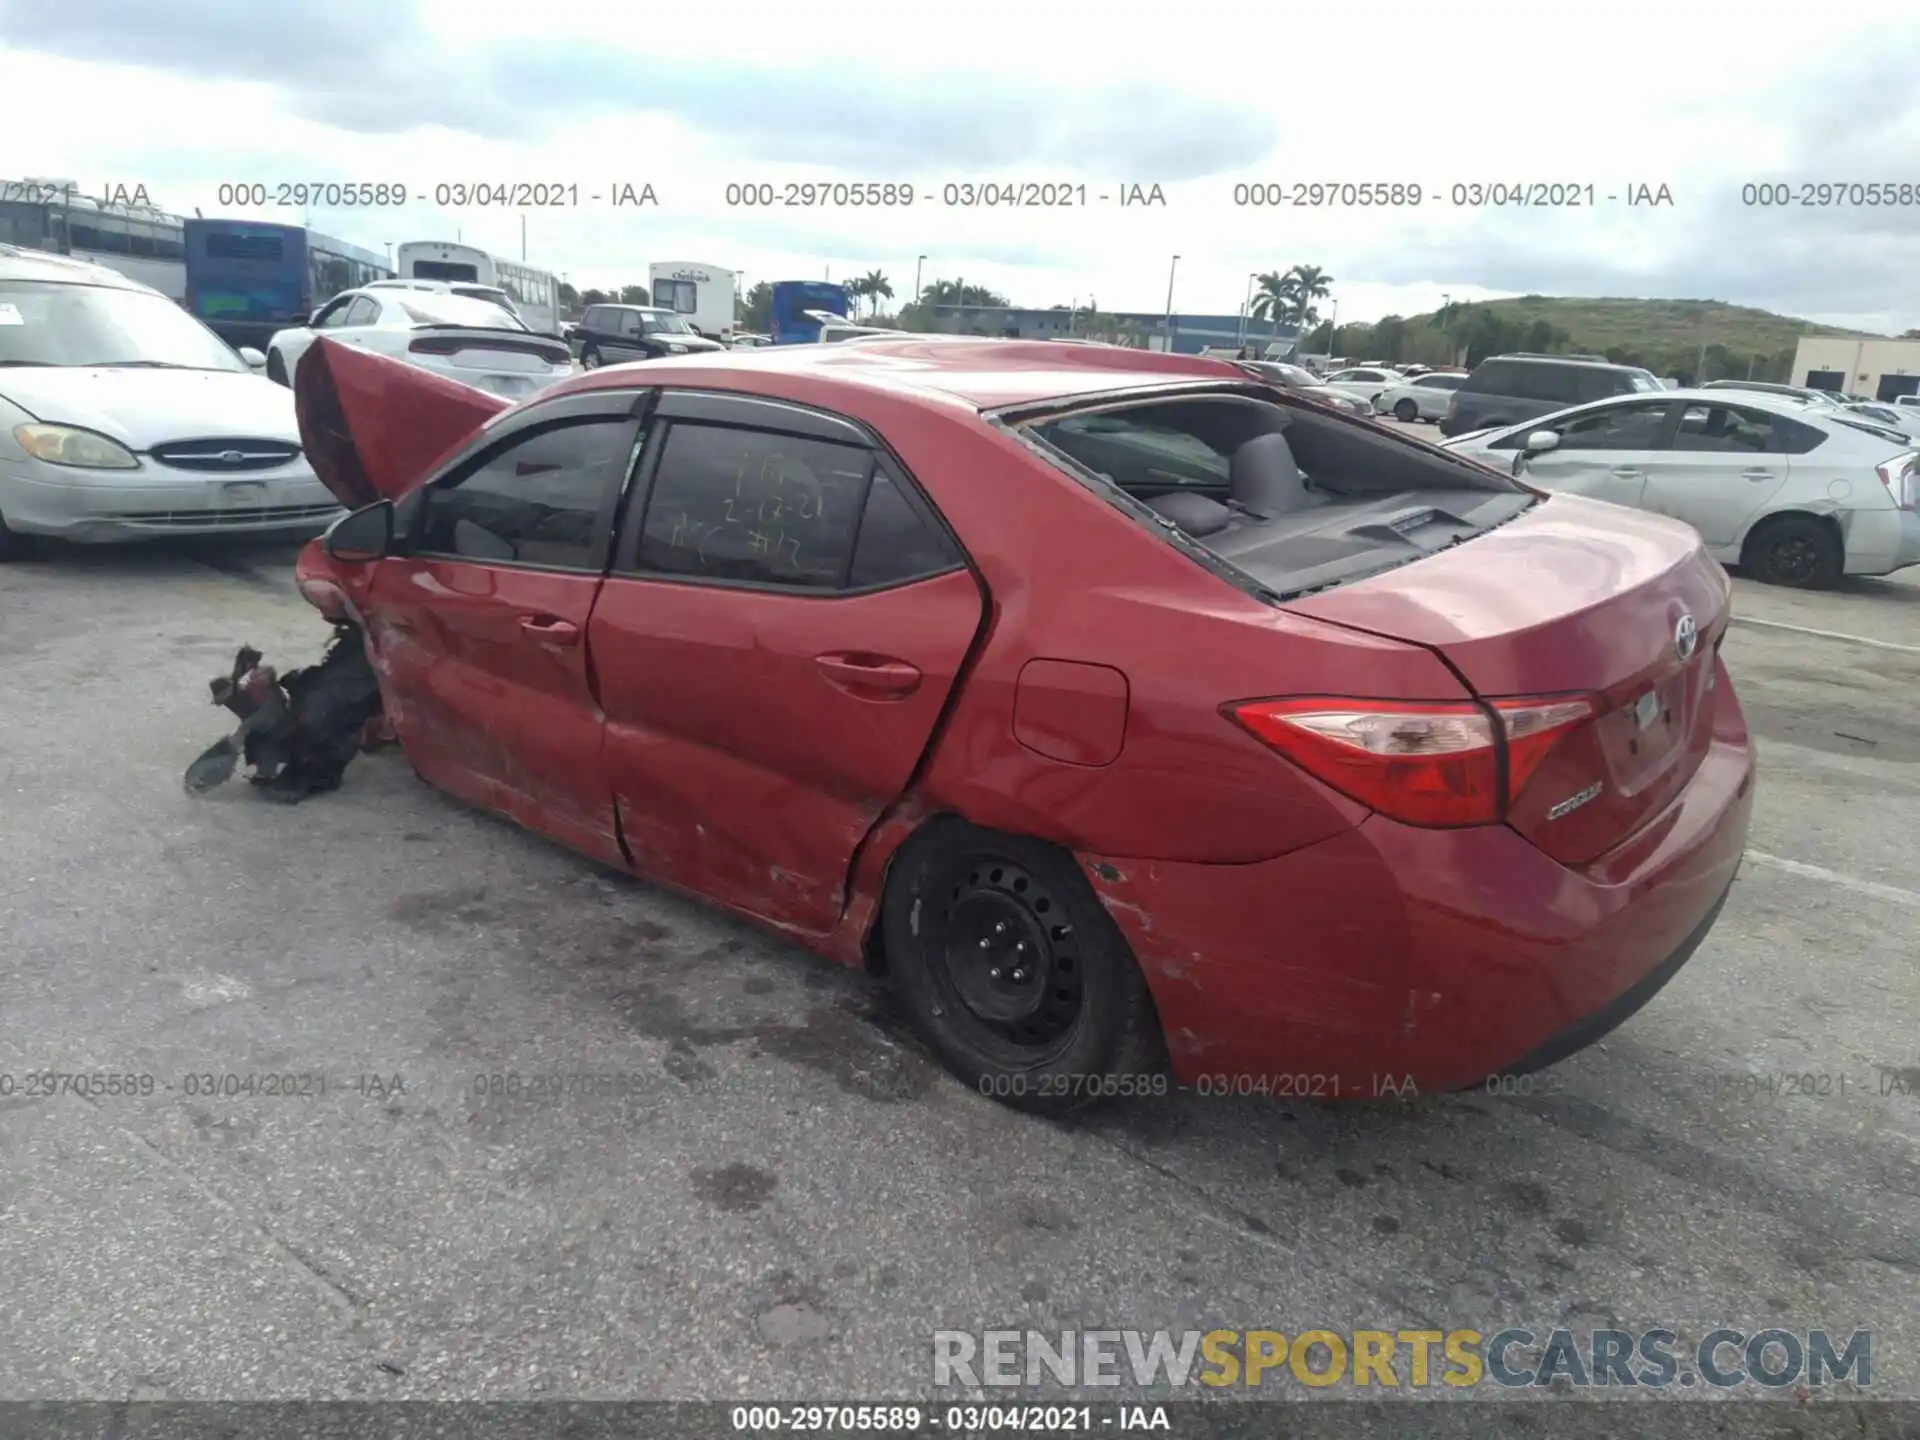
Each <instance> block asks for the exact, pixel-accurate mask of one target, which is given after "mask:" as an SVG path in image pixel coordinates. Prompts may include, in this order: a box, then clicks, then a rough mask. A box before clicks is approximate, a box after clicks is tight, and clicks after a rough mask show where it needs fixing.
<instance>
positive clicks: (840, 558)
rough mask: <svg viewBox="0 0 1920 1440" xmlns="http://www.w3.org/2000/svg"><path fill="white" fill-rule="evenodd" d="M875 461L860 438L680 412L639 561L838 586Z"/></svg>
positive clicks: (806, 585) (647, 565) (657, 568)
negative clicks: (847, 441)
mask: <svg viewBox="0 0 1920 1440" xmlns="http://www.w3.org/2000/svg"><path fill="white" fill-rule="evenodd" d="M635 318H636V319H637V318H638V317H635ZM873 468H874V456H873V452H872V451H870V450H866V449H862V448H861V447H859V446H855V445H836V444H832V443H830V442H827V441H823V440H812V439H806V438H803V437H800V436H795V435H780V434H775V433H772V432H770V431H761V430H745V429H741V428H738V427H736V426H731V425H714V424H705V423H697V422H693V421H685V420H681V421H675V422H674V423H673V426H672V428H671V429H670V430H669V431H668V432H667V438H666V443H665V445H664V446H663V448H662V450H661V452H660V463H659V465H658V467H657V469H656V471H655V474H654V479H653V483H652V486H651V488H650V490H649V493H648V495H647V512H646V517H645V519H644V521H643V522H642V525H641V530H640V550H639V568H640V569H641V570H644V571H653V572H656V573H659V574H664V575H681V576H686V577H688V578H690V579H703V580H731V581H736V582H744V583H746V584H750V585H779V586H783V587H797V588H801V589H808V590H821V589H837V588H839V587H840V586H841V585H843V584H844V583H845V581H846V577H847V570H848V566H849V564H850V562H851V560H852V558H853V548H854V540H855V537H856V535H857V534H858V531H859V525H860V514H861V510H862V508H863V507H864V506H865V504H866V498H867V481H868V478H869V476H870V475H871V474H872V473H873Z"/></svg>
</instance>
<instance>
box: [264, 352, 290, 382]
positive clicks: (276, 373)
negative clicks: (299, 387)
mask: <svg viewBox="0 0 1920 1440" xmlns="http://www.w3.org/2000/svg"><path fill="white" fill-rule="evenodd" d="M267 378H268V379H269V380H271V381H273V383H274V384H276V385H286V386H289V387H291V386H292V384H293V382H292V381H291V380H289V379H288V378H287V362H286V361H284V360H282V359H281V358H280V352H279V351H278V350H269V351H268V352H267Z"/></svg>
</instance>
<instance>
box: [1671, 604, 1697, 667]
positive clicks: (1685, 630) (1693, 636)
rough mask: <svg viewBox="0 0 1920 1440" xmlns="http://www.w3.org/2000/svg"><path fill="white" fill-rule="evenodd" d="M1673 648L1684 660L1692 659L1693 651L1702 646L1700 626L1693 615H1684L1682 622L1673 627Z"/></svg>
mask: <svg viewBox="0 0 1920 1440" xmlns="http://www.w3.org/2000/svg"><path fill="white" fill-rule="evenodd" d="M1673 648H1674V649H1675V650H1677V651H1678V652H1679V654H1680V658H1681V659H1682V660H1691V659H1692V658H1693V652H1694V651H1695V650H1697V649H1699V648H1700V627H1699V626H1698V625H1696V624H1694V623H1693V616H1691V615H1682V616H1681V617H1680V623H1679V624H1677V625H1675V626H1674V627H1673Z"/></svg>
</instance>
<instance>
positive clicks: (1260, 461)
mask: <svg viewBox="0 0 1920 1440" xmlns="http://www.w3.org/2000/svg"><path fill="white" fill-rule="evenodd" d="M1227 477H1228V478H1227V484H1228V493H1229V494H1230V495H1231V496H1232V497H1233V499H1234V501H1235V502H1236V503H1237V504H1238V505H1239V506H1240V507H1241V508H1242V509H1244V510H1245V511H1247V513H1248V514H1251V515H1257V516H1259V517H1260V518H1261V519H1266V518H1268V517H1270V516H1274V515H1285V514H1287V513H1288V512H1290V511H1293V510H1304V509H1306V508H1307V506H1309V505H1311V504H1312V503H1313V496H1312V494H1311V493H1310V492H1309V491H1308V490H1307V483H1306V477H1305V476H1303V475H1302V474H1301V473H1300V467H1299V466H1298V465H1297V464H1295V463H1294V459H1293V447H1292V446H1290V445H1288V444H1287V437H1286V436H1284V435H1282V434H1280V433H1279V432H1278V431H1274V432H1272V433H1270V434H1266V435H1256V436H1254V437H1253V439H1251V440H1249V441H1247V442H1246V443H1245V444H1244V445H1242V446H1241V447H1240V448H1239V449H1238V450H1235V451H1234V452H1233V460H1232V463H1231V465H1230V466H1229V468H1228V471H1227Z"/></svg>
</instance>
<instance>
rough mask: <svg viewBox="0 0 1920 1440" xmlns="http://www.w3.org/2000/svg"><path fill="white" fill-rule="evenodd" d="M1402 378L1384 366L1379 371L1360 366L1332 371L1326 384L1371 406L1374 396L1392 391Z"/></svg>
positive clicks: (1396, 372)
mask: <svg viewBox="0 0 1920 1440" xmlns="http://www.w3.org/2000/svg"><path fill="white" fill-rule="evenodd" d="M1404 378H1405V377H1404V376H1402V375H1401V374H1400V373H1399V372H1398V371H1394V370H1388V369H1386V368H1385V367H1384V366H1383V367H1381V368H1379V369H1373V368H1370V367H1367V366H1360V367H1357V368H1355V369H1352V370H1336V371H1334V372H1333V374H1331V375H1329V376H1327V384H1328V386H1329V387H1331V388H1332V389H1335V390H1338V391H1339V392H1340V393H1341V394H1342V395H1351V396H1353V398H1354V399H1356V400H1365V401H1366V402H1367V403H1368V404H1372V403H1373V400H1374V397H1375V396H1377V395H1380V394H1383V393H1384V392H1386V391H1387V390H1390V389H1392V388H1393V387H1394V386H1395V385H1398V384H1400V383H1401V381H1402V380H1403V379H1404Z"/></svg>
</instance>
